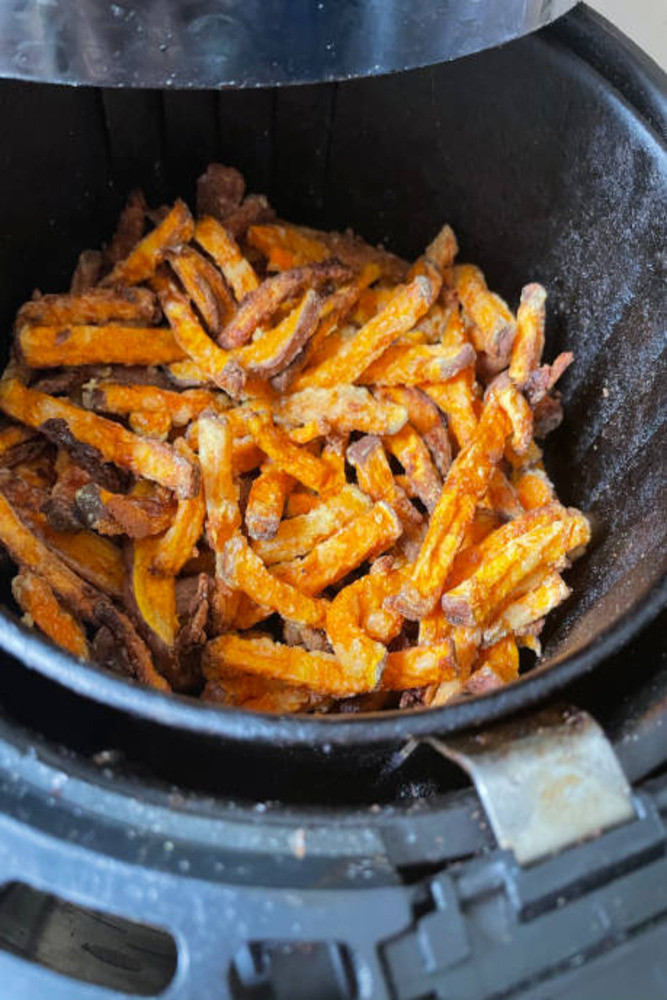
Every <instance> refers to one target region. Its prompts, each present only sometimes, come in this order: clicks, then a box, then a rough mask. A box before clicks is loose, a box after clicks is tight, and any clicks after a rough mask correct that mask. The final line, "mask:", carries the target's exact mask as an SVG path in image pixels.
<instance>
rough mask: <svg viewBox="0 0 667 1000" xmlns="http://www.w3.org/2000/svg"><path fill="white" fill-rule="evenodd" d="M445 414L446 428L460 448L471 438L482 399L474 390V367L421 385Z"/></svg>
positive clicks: (475, 427)
mask: <svg viewBox="0 0 667 1000" xmlns="http://www.w3.org/2000/svg"><path fill="white" fill-rule="evenodd" d="M421 388H422V389H423V390H424V392H425V393H426V394H427V395H428V396H430V398H431V399H432V400H433V402H434V403H435V404H436V405H437V406H439V407H440V409H441V410H442V412H443V413H444V414H445V416H446V417H447V423H448V425H449V428H450V430H451V432H452V434H453V435H454V438H455V439H456V442H457V444H458V445H459V447H460V448H465V446H466V445H467V444H469V442H470V441H472V439H473V437H474V435H475V431H476V429H477V423H478V420H479V410H480V408H481V402H480V400H479V399H478V397H477V395H476V393H475V370H474V368H466V369H464V371H462V372H459V374H458V375H455V376H454V377H453V378H450V379H448V380H447V381H446V382H440V383H438V384H435V383H430V384H424V385H422V386H421Z"/></svg>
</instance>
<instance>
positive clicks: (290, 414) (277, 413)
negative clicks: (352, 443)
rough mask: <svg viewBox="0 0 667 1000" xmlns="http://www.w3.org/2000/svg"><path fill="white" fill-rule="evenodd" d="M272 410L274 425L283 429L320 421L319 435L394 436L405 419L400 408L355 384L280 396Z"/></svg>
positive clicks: (404, 414)
mask: <svg viewBox="0 0 667 1000" xmlns="http://www.w3.org/2000/svg"><path fill="white" fill-rule="evenodd" d="M273 409H274V419H275V421H276V423H278V424H281V425H282V426H284V427H295V426H298V425H299V424H308V423H310V422H311V421H312V422H315V423H318V422H319V425H320V426H321V428H322V431H321V432H322V433H327V432H328V431H329V430H330V429H333V430H336V431H339V432H340V433H343V434H347V433H350V432H351V431H362V432H363V433H365V434H395V433H397V431H400V429H401V428H402V427H403V426H404V424H405V422H406V420H407V417H408V414H407V411H406V409H405V408H404V407H403V406H400V405H398V406H397V405H395V404H393V403H391V402H385V401H384V400H380V399H374V398H373V396H371V394H370V393H369V391H368V389H363V388H362V387H361V386H355V385H340V386H334V387H333V388H330V389H302V390H301V391H299V392H295V393H292V394H291V395H289V396H285V397H283V399H281V400H279V401H278V402H277V403H276V405H275V407H274V408H273Z"/></svg>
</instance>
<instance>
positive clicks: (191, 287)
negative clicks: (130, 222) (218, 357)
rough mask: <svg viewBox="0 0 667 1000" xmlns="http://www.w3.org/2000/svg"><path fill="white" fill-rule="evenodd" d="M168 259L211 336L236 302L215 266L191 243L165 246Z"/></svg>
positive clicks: (231, 313)
mask: <svg viewBox="0 0 667 1000" xmlns="http://www.w3.org/2000/svg"><path fill="white" fill-rule="evenodd" d="M165 260H167V261H168V262H169V264H170V266H171V268H172V270H173V271H174V273H175V274H176V276H177V277H178V279H179V281H180V283H181V285H182V286H183V289H184V290H185V293H186V295H187V296H188V298H189V299H190V302H191V303H192V305H193V306H194V307H195V308H196V309H198V310H199V313H200V315H201V317H202V319H203V320H204V323H205V325H206V327H207V329H208V331H209V332H210V334H211V336H212V337H217V335H218V334H219V333H220V331H221V330H222V328H223V326H224V325H225V323H227V322H228V321H229V320H230V319H231V318H232V315H233V314H234V311H235V309H236V303H235V302H234V299H233V298H232V295H231V293H230V291H229V289H228V288H227V285H226V284H225V282H224V280H223V278H222V275H221V274H220V272H219V271H218V269H217V268H216V267H215V266H214V265H213V264H212V263H211V262H210V260H208V259H207V258H206V257H204V256H203V254H200V253H197V251H196V250H194V249H193V248H192V247H190V246H182V247H179V248H178V250H168V251H167V252H166V254H165Z"/></svg>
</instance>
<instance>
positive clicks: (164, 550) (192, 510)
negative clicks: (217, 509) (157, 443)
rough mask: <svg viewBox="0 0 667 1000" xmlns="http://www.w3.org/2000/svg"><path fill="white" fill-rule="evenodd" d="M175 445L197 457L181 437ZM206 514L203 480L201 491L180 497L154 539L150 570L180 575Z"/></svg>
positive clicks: (186, 453) (190, 458) (201, 528)
mask: <svg viewBox="0 0 667 1000" xmlns="http://www.w3.org/2000/svg"><path fill="white" fill-rule="evenodd" d="M176 447H177V448H178V450H179V452H180V453H181V454H182V455H185V456H186V457H187V458H188V460H189V461H194V458H193V455H192V452H190V451H189V449H188V448H187V445H185V444H184V443H183V442H182V441H179V442H177V445H176ZM205 516H206V501H205V499H204V483H203V482H202V481H200V487H199V492H198V494H197V495H196V496H194V497H187V498H184V499H181V500H179V502H178V507H177V509H176V514H175V515H174V519H173V521H172V522H171V524H170V526H169V528H168V529H167V531H166V532H165V533H164V534H163V535H161V536H159V537H158V538H156V539H155V543H156V544H155V554H154V556H153V561H152V562H151V564H150V569H151V572H153V573H162V574H164V575H166V576H178V574H179V573H180V571H181V570H182V569H183V567H184V566H185V564H186V562H187V561H188V559H190V558H191V556H192V555H193V553H194V552H196V545H197V541H198V539H199V537H200V536H201V533H202V531H203V528H204V518H205Z"/></svg>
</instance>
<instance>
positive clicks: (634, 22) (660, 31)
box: [588, 0, 667, 69]
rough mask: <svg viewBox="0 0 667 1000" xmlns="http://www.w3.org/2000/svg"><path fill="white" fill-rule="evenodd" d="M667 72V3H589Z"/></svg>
mask: <svg viewBox="0 0 667 1000" xmlns="http://www.w3.org/2000/svg"><path fill="white" fill-rule="evenodd" d="M588 4H589V5H590V6H591V7H593V8H595V10H597V11H599V12H600V14H604V16H605V17H606V18H608V19H609V20H610V21H612V23H613V24H615V25H617V27H619V28H620V29H621V31H622V32H623V33H624V34H626V35H627V36H628V37H629V38H631V39H632V40H633V41H634V42H636V43H637V44H638V45H640V46H641V48H643V49H644V50H645V51H646V52H648V54H649V55H650V56H652V57H653V58H654V59H655V61H656V62H657V63H659V64H660V65H661V66H662V67H663V69H667V0H588Z"/></svg>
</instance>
